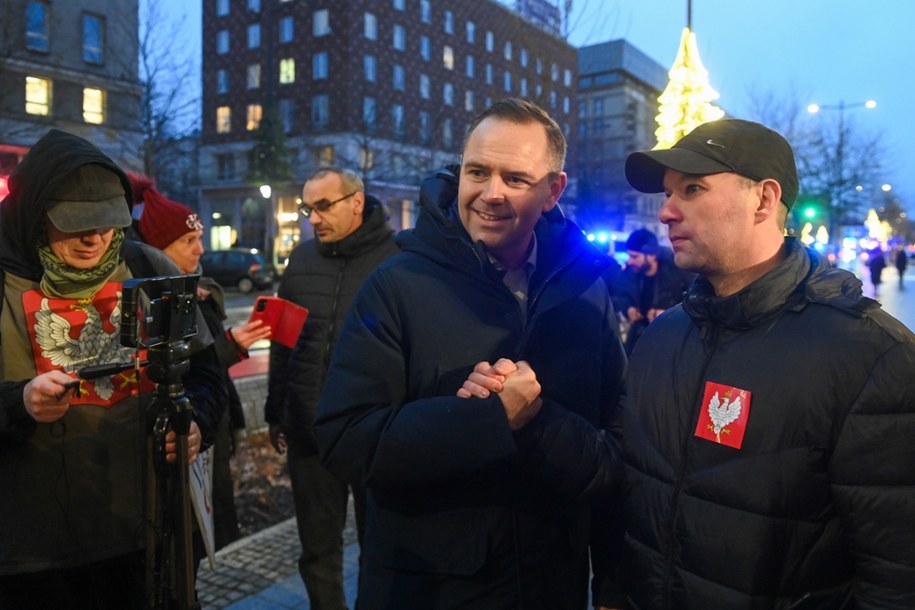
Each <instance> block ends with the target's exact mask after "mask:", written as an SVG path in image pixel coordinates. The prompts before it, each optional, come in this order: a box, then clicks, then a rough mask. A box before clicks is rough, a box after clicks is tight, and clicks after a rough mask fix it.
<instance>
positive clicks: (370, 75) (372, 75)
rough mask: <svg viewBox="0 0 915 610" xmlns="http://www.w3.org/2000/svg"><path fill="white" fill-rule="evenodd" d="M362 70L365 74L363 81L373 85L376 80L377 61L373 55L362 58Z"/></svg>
mask: <svg viewBox="0 0 915 610" xmlns="http://www.w3.org/2000/svg"><path fill="white" fill-rule="evenodd" d="M362 68H363V71H364V72H365V80H367V81H368V82H370V83H374V82H375V81H376V80H377V79H378V61H377V60H376V59H375V56H374V55H365V56H363V58H362Z"/></svg>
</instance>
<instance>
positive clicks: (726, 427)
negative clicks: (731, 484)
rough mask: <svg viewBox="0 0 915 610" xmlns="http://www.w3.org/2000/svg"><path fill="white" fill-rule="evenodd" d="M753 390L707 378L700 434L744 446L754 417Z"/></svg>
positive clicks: (728, 444) (700, 414)
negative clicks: (751, 405) (751, 410)
mask: <svg viewBox="0 0 915 610" xmlns="http://www.w3.org/2000/svg"><path fill="white" fill-rule="evenodd" d="M751 396H752V393H751V392H750V391H749V390H741V389H740V388H735V387H733V386H729V385H722V384H720V383H714V382H712V381H707V382H706V383H705V395H704V396H703V397H702V410H701V411H700V413H699V422H698V423H697V424H696V436H698V437H699V438H704V439H706V440H709V441H712V442H713V443H718V444H720V445H727V446H728V447H733V448H734V449H740V447H741V445H743V436H744V434H745V433H746V431H747V420H748V419H749V418H750V398H751Z"/></svg>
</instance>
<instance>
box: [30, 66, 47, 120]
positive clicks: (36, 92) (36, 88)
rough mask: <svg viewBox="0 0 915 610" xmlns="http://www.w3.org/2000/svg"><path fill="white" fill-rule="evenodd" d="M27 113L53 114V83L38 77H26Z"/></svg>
mask: <svg viewBox="0 0 915 610" xmlns="http://www.w3.org/2000/svg"><path fill="white" fill-rule="evenodd" d="M25 111H26V112H27V113H29V114H40V115H42V116H47V115H49V114H51V81H50V80H48V79H47V78H39V77H37V76H26V77H25Z"/></svg>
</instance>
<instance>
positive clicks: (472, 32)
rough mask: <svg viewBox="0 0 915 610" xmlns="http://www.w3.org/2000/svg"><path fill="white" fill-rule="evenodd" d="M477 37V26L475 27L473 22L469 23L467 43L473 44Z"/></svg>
mask: <svg viewBox="0 0 915 610" xmlns="http://www.w3.org/2000/svg"><path fill="white" fill-rule="evenodd" d="M476 36H477V26H476V25H474V23H473V21H468V22H467V42H469V43H470V44H473V43H474V42H475V39H476Z"/></svg>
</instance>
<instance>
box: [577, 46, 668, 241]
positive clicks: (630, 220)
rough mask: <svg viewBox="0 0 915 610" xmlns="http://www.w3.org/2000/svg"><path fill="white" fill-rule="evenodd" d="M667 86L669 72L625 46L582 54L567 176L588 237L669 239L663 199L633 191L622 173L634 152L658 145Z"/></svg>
mask: <svg viewBox="0 0 915 610" xmlns="http://www.w3.org/2000/svg"><path fill="white" fill-rule="evenodd" d="M666 84H667V70H666V69H665V68H663V67H662V66H661V65H660V64H658V63H657V62H655V61H654V60H653V59H651V58H649V57H648V56H647V55H645V54H644V53H642V52H641V51H639V50H638V49H636V48H635V47H633V46H632V45H631V44H629V43H628V42H626V41H625V40H612V41H609V42H604V43H600V44H595V45H590V46H586V47H582V48H580V49H579V50H578V107H577V113H578V124H577V130H576V132H575V137H574V138H573V140H574V142H575V146H576V147H577V148H578V155H577V156H576V160H575V161H574V164H573V165H572V166H571V167H570V168H569V175H570V176H572V178H573V179H574V187H575V188H574V197H573V200H574V202H575V215H576V218H577V220H578V221H579V223H580V224H581V225H582V227H583V228H584V229H585V230H586V231H589V232H590V231H594V232H599V231H603V232H605V233H607V234H610V233H614V232H615V233H616V234H617V240H620V239H621V240H622V241H625V239H626V236H627V235H628V234H629V233H630V232H631V231H632V230H634V229H637V228H641V227H645V228H648V229H651V230H652V231H654V232H655V233H656V234H657V235H666V231H662V230H661V229H662V227H661V225H660V223H659V222H658V210H659V209H660V205H661V203H662V202H663V200H662V199H661V197H660V196H657V195H645V194H643V193H639V192H637V191H635V190H633V189H632V188H631V187H630V186H629V184H628V183H627V182H626V174H625V164H626V157H627V156H628V155H629V153H631V152H633V151H636V150H646V149H650V148H653V147H654V146H655V144H657V140H656V139H655V135H654V132H655V129H656V128H657V123H656V122H655V117H656V116H657V114H658V101H657V100H658V96H659V95H660V94H661V92H662V91H663V90H664V87H665V86H666Z"/></svg>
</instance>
